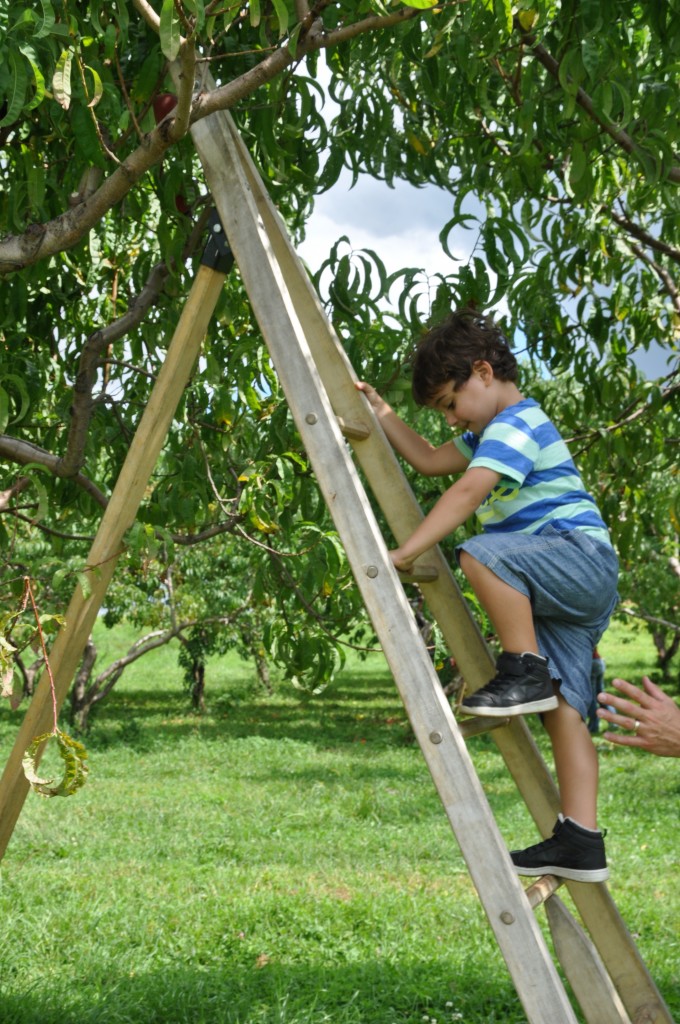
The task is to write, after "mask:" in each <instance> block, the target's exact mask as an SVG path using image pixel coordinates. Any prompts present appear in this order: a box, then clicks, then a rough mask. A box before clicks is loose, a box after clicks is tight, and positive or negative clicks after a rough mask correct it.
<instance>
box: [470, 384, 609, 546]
mask: <svg viewBox="0 0 680 1024" xmlns="http://www.w3.org/2000/svg"><path fill="white" fill-rule="evenodd" d="M454 443H455V445H456V447H457V448H458V449H459V450H460V451H461V452H462V453H463V455H465V457H466V458H468V459H469V460H470V467H476V466H484V467H485V468H487V469H492V470H494V471H495V472H496V473H500V475H501V479H500V481H499V482H498V484H497V486H496V487H494V489H493V490H492V491H491V493H490V494H489V495H488V496H487V497H486V498H485V500H484V501H483V502H482V504H481V505H480V506H479V508H478V509H477V518H478V519H479V521H480V523H481V526H482V529H483V530H484V531H485V532H486V533H514V532H518V533H540V532H541V530H543V529H544V528H545V527H546V526H548V525H551V526H553V527H555V529H557V530H583V531H585V532H586V533H589V534H592V535H593V536H594V537H596V538H597V539H598V540H600V541H602V542H604V543H605V544H611V541H610V539H609V531H608V530H607V527H606V526H605V524H604V521H603V519H602V517H601V515H600V513H599V511H598V508H597V505H596V504H595V501H594V500H593V498H592V497H591V495H590V494H588V492H587V491H586V490H585V488H584V486H583V481H582V480H581V477H580V476H579V473H578V470H577V469H576V466H575V465H574V462H573V460H572V458H571V456H570V454H569V450H568V448H567V446H566V444H565V442H564V440H563V438H562V437H561V435H560V433H559V431H558V429H557V427H556V426H555V425H554V424H553V423H552V422H551V421H550V420H549V419H548V417H547V416H546V414H545V413H544V412H543V410H542V409H541V407H540V406H539V404H538V403H537V402H535V401H534V399H533V398H525V399H524V400H523V401H521V402H517V404H516V405H511V406H508V408H507V409H503V410H502V411H501V412H500V413H499V414H498V416H496V417H495V418H494V419H493V420H492V421H491V423H489V424H488V426H487V427H485V429H484V430H483V431H482V433H481V435H479V436H477V434H473V433H472V432H471V431H466V432H465V433H464V434H462V435H461V436H460V437H456V438H454Z"/></svg>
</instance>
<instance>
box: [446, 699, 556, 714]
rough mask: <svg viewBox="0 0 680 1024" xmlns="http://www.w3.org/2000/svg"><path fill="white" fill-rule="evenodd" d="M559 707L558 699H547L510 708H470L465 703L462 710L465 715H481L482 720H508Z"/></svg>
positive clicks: (481, 705)
mask: <svg viewBox="0 0 680 1024" xmlns="http://www.w3.org/2000/svg"><path fill="white" fill-rule="evenodd" d="M556 707H557V697H546V698H545V699H544V700H532V701H528V702H527V703H526V704H513V705H512V706H511V707H509V708H501V707H495V706H491V705H490V706H488V707H485V706H484V705H483V704H480V706H479V707H468V706H467V704H465V703H463V704H461V706H460V710H461V711H462V712H463V714H465V715H480V716H481V717H482V718H507V717H510V716H512V715H530V714H532V713H533V712H535V711H552V710H553V709H554V708H556Z"/></svg>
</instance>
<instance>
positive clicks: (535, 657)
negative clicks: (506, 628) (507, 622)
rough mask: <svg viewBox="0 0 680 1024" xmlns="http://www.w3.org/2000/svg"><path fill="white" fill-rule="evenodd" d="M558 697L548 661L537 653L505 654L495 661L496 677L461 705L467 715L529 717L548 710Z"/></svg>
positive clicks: (553, 706)
mask: <svg viewBox="0 0 680 1024" xmlns="http://www.w3.org/2000/svg"><path fill="white" fill-rule="evenodd" d="M556 707H557V697H556V696H555V691H554V689H553V684H552V679H551V678H550V672H549V671H548V659H547V658H542V657H541V655H540V654H532V653H531V652H530V651H525V652H524V654H508V653H506V652H505V651H504V652H503V653H502V654H501V655H500V656H499V658H498V660H497V661H496V675H495V676H494V677H493V679H492V680H491V682H490V683H487V684H486V686H483V687H482V688H481V690H477V692H476V693H473V694H471V695H470V696H469V697H466V698H465V700H464V701H463V703H462V704H461V706H460V709H461V711H463V712H465V714H468V715H487V716H489V717H490V718H502V717H504V716H505V715H528V714H530V713H531V712H533V711H551V710H552V708H556Z"/></svg>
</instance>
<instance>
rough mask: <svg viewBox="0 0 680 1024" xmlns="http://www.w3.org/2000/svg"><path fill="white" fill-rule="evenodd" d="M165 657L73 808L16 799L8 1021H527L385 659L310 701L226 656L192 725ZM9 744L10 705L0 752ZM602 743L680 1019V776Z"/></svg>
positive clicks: (4, 897) (104, 746) (150, 668)
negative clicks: (263, 687)
mask: <svg viewBox="0 0 680 1024" xmlns="http://www.w3.org/2000/svg"><path fill="white" fill-rule="evenodd" d="M125 640H126V638H125V637H124V636H123V635H121V633H120V632H119V633H118V634H117V635H115V636H113V635H111V634H105V635H104V636H102V637H101V639H100V648H101V647H103V646H104V645H108V646H109V653H110V654H114V653H119V648H120V647H123V648H124V647H125ZM116 645H118V646H116ZM601 650H602V653H603V654H604V656H605V658H606V659H607V661H608V673H607V674H608V677H611V675H614V674H616V675H624V676H626V677H629V678H632V679H634V680H637V679H639V677H640V675H641V674H642V672H643V671H644V670H645V668H647V667H648V666H649V665H650V664H651V658H652V652H651V647H650V645H649V642H648V641H647V640H646V638H645V636H644V634H636V633H634V632H632V631H631V629H630V627H627V629H626V631H625V632H624V631H622V630H621V629H616V630H612V631H610V633H609V634H608V635H607V637H606V638H605V641H604V642H603V644H602V645H601ZM175 659H176V655H175V652H172V651H169V650H163V651H159V652H157V653H156V654H155V655H154V656H151V657H150V658H148V659H146V660H145V661H144V662H143V663H142V664H140V666H139V667H138V668H137V670H136V671H134V672H132V671H131V672H130V673H129V674H128V675H127V676H126V677H124V678H123V680H121V682H120V683H119V684H118V688H117V690H116V691H115V692H114V694H113V695H112V696H111V698H110V699H109V701H108V702H107V703H106V704H105V706H104V707H103V708H102V709H101V711H100V713H99V715H98V717H96V718H95V719H94V720H93V727H92V731H91V733H90V735H89V736H88V737H87V741H86V742H87V747H88V750H89V754H90V763H91V777H90V780H89V781H88V783H87V785H86V786H85V788H84V789H83V790H81V791H80V792H79V793H78V794H77V795H76V796H75V797H72V798H69V799H68V800H51V801H50V800H44V799H41V798H39V797H37V796H35V795H33V794H31V795H30V796H29V799H28V800H27V803H26V806H25V809H24V811H23V814H22V816H21V818H20V820H19V823H18V825H17V827H16V829H15V832H14V835H13V838H12V841H11V843H10V847H9V849H8V852H7V854H6V856H5V859H4V861H3V862H2V865H1V872H0V913H1V914H2V921H3V946H2V971H1V972H0V1022H2V1024H57V1022H59V1024H76V1022H77V1024H95V1022H96V1024H118V1022H121V1024H122V1022H125V1024H184V1022H186V1024H203V1022H205V1024H208V1022H209V1024H324V1022H333V1024H415V1022H420V1024H425V1022H428V1024H434V1022H435V1021H436V1022H437V1024H448V1022H453V1021H464V1022H467V1024H482V1022H485V1024H491V1022H498V1024H500V1022H503V1024H520V1022H523V1021H525V1016H524V1013H523V1011H522V1008H521V1006H520V1004H519V1001H518V999H517V996H516V994H515V991H514V988H513V986H512V983H511V981H510V979H509V976H508V974H507V971H506V968H505V965H504V963H503V961H502V958H501V956H500V954H499V952H498V949H497V947H496V944H495V940H494V939H493V936H492V934H491V931H490V929H489V927H488V925H487V923H486V919H485V917H484V915H483V912H482V910H481V908H480V905H479V902H478V899H477V896H476V893H475V891H474V889H473V887H472V885H471V883H470V880H469V876H468V874H467V871H466V869H465V865H464V863H463V861H462V858H461V856H460V853H459V851H458V848H457V845H456V842H455V840H454V838H453V836H452V833H451V831H450V828H449V826H448V823H447V821H446V817H445V815H444V812H443V810H442V809H441V805H440V803H439V799H438V797H437V795H436V792H435V790H434V787H433V785H432V782H431V780H430V777H429V774H428V772H427V769H426V768H425V764H424V761H423V758H422V755H421V753H420V751H419V749H418V748H417V746H414V745H413V744H412V743H411V742H410V735H409V729H408V725H407V722H406V720H405V716H404V713H403V710H402V708H401V705H400V703H399V700H398V697H397V696H396V691H395V690H394V687H393V684H392V682H391V680H390V679H389V677H388V676H387V675H386V672H385V669H384V663H383V662H382V659H381V658H380V657H379V656H377V657H376V658H373V659H371V660H370V661H369V662H368V663H366V664H357V663H353V664H352V666H351V667H350V668H348V669H347V670H346V671H345V672H344V673H343V675H342V677H341V678H340V679H339V680H338V681H337V683H336V684H335V685H334V686H333V688H332V689H331V690H329V691H327V692H326V693H325V694H324V695H323V696H320V697H315V698H313V699H310V700H306V701H303V702H301V701H300V699H299V694H296V693H294V692H288V691H284V690H281V691H280V692H278V693H277V695H276V696H275V697H273V698H269V697H266V696H265V695H263V694H262V693H261V691H257V690H256V684H255V683H254V682H253V674H252V672H251V670H250V668H249V667H248V666H245V665H243V664H241V663H239V662H237V661H235V660H227V661H223V662H221V663H219V664H216V665H214V666H213V667H212V668H211V671H210V675H209V684H208V701H209V712H208V714H207V715H205V716H203V717H197V716H194V715H192V714H191V713H189V712H188V705H187V700H186V696H185V694H184V693H183V691H182V687H181V683H180V675H179V672H178V669H177V667H176V660H175ZM16 727H17V721H16V717H15V716H12V714H11V713H10V711H9V710H7V709H4V708H3V709H2V710H1V711H0V753H4V752H8V751H9V749H10V747H11V745H12V742H13V738H14V735H15V732H16ZM532 728H533V726H532ZM536 736H537V740H538V742H539V745H540V746H541V748H542V749H543V750H544V752H545V754H546V756H549V755H548V749H547V746H546V743H545V739H544V737H543V736H542V735H541V734H540V733H539V732H538V731H537V732H536ZM601 746H602V757H601V764H602V786H601V791H602V804H601V806H602V821H603V824H604V825H605V826H606V827H607V828H608V829H609V838H608V855H609V860H610V867H611V871H612V879H611V883H610V888H611V891H612V894H613V896H614V899H615V900H616V902H617V904H618V906H619V909H620V911H621V913H622V915H623V918H624V920H625V921H626V922H627V924H628V927H629V928H630V930H631V931H632V932H633V934H634V935H635V937H636V941H637V943H638V947H639V949H640V952H641V954H642V956H643V958H644V960H645V962H646V963H647V965H648V967H649V969H650V972H651V974H652V976H653V977H654V979H655V981H656V983H657V984H658V986H659V988H660V989H661V992H662V994H663V996H664V998H665V999H666V1001H667V1002H668V1004H669V1006H670V1009H671V1012H672V1013H673V1014H674V1015H675V1016H676V1018H677V1019H680V938H679V929H678V921H679V920H680V867H679V864H678V821H679V813H678V812H679V810H680V764H679V763H678V762H677V761H674V760H673V761H671V760H665V759H658V758H651V757H649V756H645V755H639V754H637V753H635V752H631V751H626V750H623V749H620V748H613V747H605V745H604V744H603V743H602V744H601ZM470 748H471V751H472V753H473V757H474V760H475V763H476V765H477V768H478V771H479V774H480V777H481V779H482V782H483V784H484V787H485V789H486V792H487V794H488V796H489V799H490V801H491V804H492V806H493V808H494V812H495V814H496V817H497V820H498V823H499V826H500V828H501V831H502V833H503V835H504V836H505V837H506V838H507V841H508V844H509V845H514V844H525V843H528V842H533V841H534V839H535V838H536V832H535V829H534V826H533V825H532V823H531V821H530V819H529V815H528V812H527V810H526V808H525V807H524V805H523V803H522V802H521V800H520V799H519V798H518V796H517V793H516V790H515V788H514V785H513V784H512V782H511V780H510V779H509V777H508V775H507V773H506V771H505V769H504V767H503V764H502V762H501V759H500V757H499V755H498V753H497V751H496V748H495V746H494V745H493V743H492V742H491V741H490V740H489V739H488V738H484V737H479V738H476V739H474V740H471V741H470ZM5 756H6V755H5ZM539 914H540V918H541V919H543V915H542V912H539ZM546 1024H549V1022H546Z"/></svg>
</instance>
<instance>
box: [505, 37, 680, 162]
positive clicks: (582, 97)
mask: <svg viewBox="0 0 680 1024" xmlns="http://www.w3.org/2000/svg"><path fill="white" fill-rule="evenodd" d="M515 27H516V28H517V29H518V30H519V32H520V35H521V38H522V42H523V43H525V45H526V46H528V47H529V49H530V50H531V52H532V53H533V54H534V56H535V57H536V60H537V61H538V62H539V64H542V65H543V67H544V68H545V69H546V71H548V73H549V74H551V75H552V77H553V78H554V79H555V80H556V81H559V71H560V63H559V61H558V60H556V59H555V57H553V55H552V54H551V53H549V52H548V51H547V50H546V48H545V47H544V46H542V45H541V43H537V42H536V37H535V36H534V35H531V34H528V33H526V32H524V30H523V29H522V27H521V25H520V23H519V20H517V19H515ZM575 99H576V102H577V103H578V105H579V106H580V107H581V109H582V110H584V111H585V112H586V114H587V115H588V116H589V117H590V118H591V120H592V121H594V122H595V124H596V125H598V127H599V128H601V129H602V131H603V132H605V133H606V134H607V135H609V137H610V138H612V139H613V140H614V142H616V144H617V145H618V146H620V147H621V149H623V150H625V152H626V153H630V154H634V153H635V152H636V151H637V150H639V149H640V146H639V145H638V143H637V142H636V141H635V140H634V139H633V138H632V137H631V136H630V135H629V134H628V133H627V132H625V131H624V130H623V129H622V128H617V127H616V125H614V124H610V123H608V122H607V121H603V120H602V118H601V117H600V116H599V115H598V114H597V112H596V110H595V104H594V103H593V101H592V99H591V97H590V96H589V95H588V93H587V92H585V91H584V90H583V89H582V88H581V87H580V86H579V88H578V89H577V91H576V94H575ZM667 178H668V181H672V182H680V167H671V169H670V170H669V172H668V175H667Z"/></svg>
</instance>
